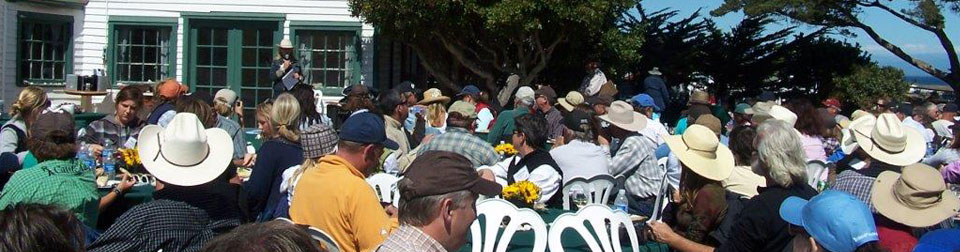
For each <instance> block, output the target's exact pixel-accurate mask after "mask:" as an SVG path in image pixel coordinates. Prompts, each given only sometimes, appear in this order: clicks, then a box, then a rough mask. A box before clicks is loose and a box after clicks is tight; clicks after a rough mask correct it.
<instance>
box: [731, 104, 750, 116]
mask: <svg viewBox="0 0 960 252" xmlns="http://www.w3.org/2000/svg"><path fill="white" fill-rule="evenodd" d="M733 113H737V114H741V115H752V114H753V108H751V107H750V104H746V103H738V104H737V107H736V109H734V110H733Z"/></svg>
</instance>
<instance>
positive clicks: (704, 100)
mask: <svg viewBox="0 0 960 252" xmlns="http://www.w3.org/2000/svg"><path fill="white" fill-rule="evenodd" d="M687 103H689V104H704V105H710V94H709V93H707V91H703V90H693V92H690V101H688V102H687Z"/></svg>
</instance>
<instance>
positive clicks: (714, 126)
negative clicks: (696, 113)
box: [694, 114, 723, 135]
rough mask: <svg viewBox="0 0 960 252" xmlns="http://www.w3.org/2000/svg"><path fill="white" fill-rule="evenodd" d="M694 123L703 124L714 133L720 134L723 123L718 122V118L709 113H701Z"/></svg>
mask: <svg viewBox="0 0 960 252" xmlns="http://www.w3.org/2000/svg"><path fill="white" fill-rule="evenodd" d="M694 124H696V125H703V126H704V127H707V128H708V129H710V131H713V133H714V134H717V135H720V133H723V123H721V122H720V119H719V118H717V117H716V116H713V115H711V114H706V115H701V116H700V117H697V121H696V122H694Z"/></svg>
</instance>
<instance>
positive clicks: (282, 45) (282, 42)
mask: <svg viewBox="0 0 960 252" xmlns="http://www.w3.org/2000/svg"><path fill="white" fill-rule="evenodd" d="M277 46H280V48H283V49H293V43H292V42H290V39H283V40H280V44H279V45H277Z"/></svg>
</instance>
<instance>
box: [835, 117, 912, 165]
mask: <svg viewBox="0 0 960 252" xmlns="http://www.w3.org/2000/svg"><path fill="white" fill-rule="evenodd" d="M851 128H852V129H853V136H854V138H856V141H857V145H859V146H860V148H862V149H863V150H864V151H866V152H867V154H869V155H870V157H872V158H874V159H876V160H880V162H884V163H887V164H891V165H896V166H907V165H910V164H913V163H916V162H918V161H920V159H922V158H923V155H924V154H926V148H927V147H926V144H925V143H924V140H923V136H922V135H920V132H917V131H916V130H914V129H912V128H910V127H904V126H903V122H900V120H899V119H897V115H894V114H892V113H884V114H881V115H880V117H877V122H876V123H875V124H874V125H869V124H862V125H858V126H857V127H851Z"/></svg>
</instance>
